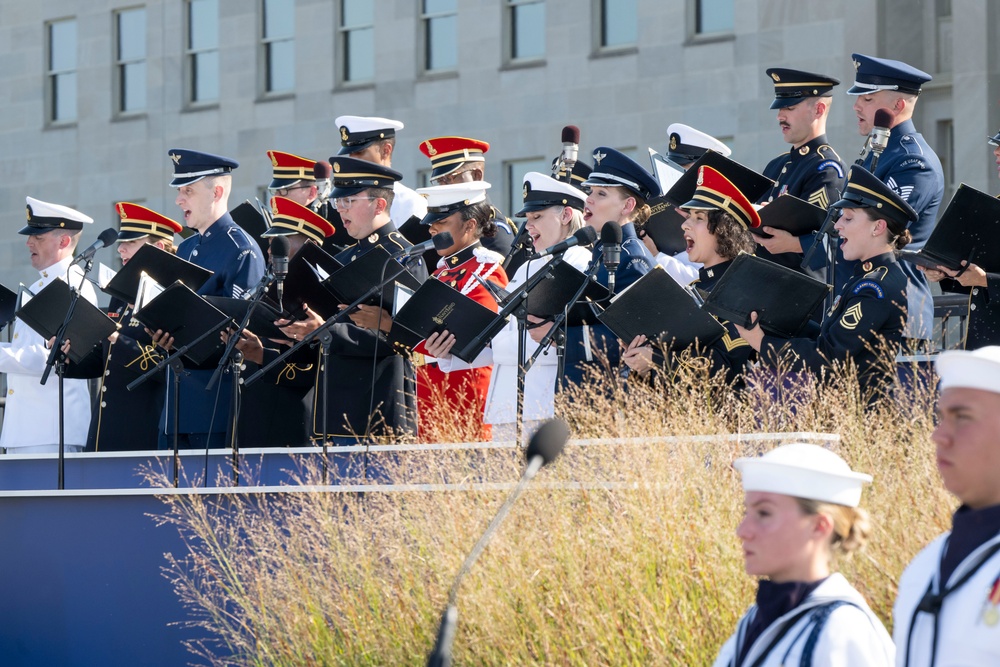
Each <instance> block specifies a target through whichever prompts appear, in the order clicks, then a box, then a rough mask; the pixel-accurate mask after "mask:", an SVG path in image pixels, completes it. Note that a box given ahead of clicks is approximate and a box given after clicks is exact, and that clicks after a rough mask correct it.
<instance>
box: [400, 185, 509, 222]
mask: <svg viewBox="0 0 1000 667" xmlns="http://www.w3.org/2000/svg"><path fill="white" fill-rule="evenodd" d="M490 187H491V186H490V184H489V183H487V182H486V181H470V182H468V183H450V184H448V185H432V186H430V187H427V188H417V194H419V195H423V196H424V197H426V198H427V215H425V216H424V218H423V220H421V221H420V224H422V225H429V224H431V223H432V222H437V221H438V220H441V219H442V218H447V217H448V216H449V215H451V214H452V213H454V212H455V211H460V210H462V209H463V208H468V207H469V206H472V205H473V204H478V203H480V202H484V201H487V198H486V191H487V190H489V189H490Z"/></svg>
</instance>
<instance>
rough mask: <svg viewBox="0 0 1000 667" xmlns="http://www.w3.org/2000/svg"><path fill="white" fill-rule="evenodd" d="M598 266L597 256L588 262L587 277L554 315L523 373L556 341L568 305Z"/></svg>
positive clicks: (599, 262) (591, 278) (566, 314)
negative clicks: (560, 310)
mask: <svg viewBox="0 0 1000 667" xmlns="http://www.w3.org/2000/svg"><path fill="white" fill-rule="evenodd" d="M600 266H601V260H600V258H598V259H596V260H594V261H592V262H591V263H590V266H588V267H587V273H586V277H587V279H586V280H584V281H583V282H582V283H581V284H580V287H579V288H578V289H577V290H576V294H574V295H573V298H572V299H570V300H569V302H568V303H567V304H566V307H565V308H563V312H561V313H559V314H558V315H557V316H556V318H555V320H553V322H552V327H551V328H550V329H549V331H548V333H546V334H545V336H544V337H543V338H542V340H541V341H540V342H539V343H538V349H537V350H535V353H534V354H533V355H531V358H530V359H528V361H526V362H525V364H524V372H525V373H527V372H528V371H530V370H531V367H532V366H534V365H535V361H537V360H538V357H539V356H540V355H541V354H542V352H544V351H545V348H546V347H548V346H549V344H550V343H551V342H552V341H553V340H557V341H558V338H557V336H559V332H561V331H562V326H563V324H564V323H565V322H566V320H567V317H568V316H569V308H570V305H572V304H575V303H576V302H577V301H579V300H580V297H581V296H583V293H584V291H585V290H586V289H587V286H588V285H590V281H592V280H593V279H594V277H595V276H596V275H597V271H598V269H599V268H600ZM563 343H564V345H565V340H564V341H563Z"/></svg>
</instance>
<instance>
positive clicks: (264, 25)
mask: <svg viewBox="0 0 1000 667" xmlns="http://www.w3.org/2000/svg"><path fill="white" fill-rule="evenodd" d="M261 60H262V61H263V74H264V75H263V81H262V83H263V92H264V93H265V94H281V93H290V92H292V91H293V90H294V89H295V0H263V7H262V8H261Z"/></svg>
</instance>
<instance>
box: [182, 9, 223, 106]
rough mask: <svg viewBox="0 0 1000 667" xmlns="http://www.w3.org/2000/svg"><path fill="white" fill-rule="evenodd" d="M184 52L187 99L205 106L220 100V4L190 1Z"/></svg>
mask: <svg viewBox="0 0 1000 667" xmlns="http://www.w3.org/2000/svg"><path fill="white" fill-rule="evenodd" d="M186 27H187V44H186V49H185V56H186V64H185V67H186V69H185V74H186V75H187V99H188V102H189V103H191V104H205V103H209V102H216V101H218V99H219V2H218V0H187V26H186Z"/></svg>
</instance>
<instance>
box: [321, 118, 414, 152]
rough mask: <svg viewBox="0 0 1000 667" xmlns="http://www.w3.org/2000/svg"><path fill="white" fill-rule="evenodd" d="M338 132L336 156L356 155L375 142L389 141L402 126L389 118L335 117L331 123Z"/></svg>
mask: <svg viewBox="0 0 1000 667" xmlns="http://www.w3.org/2000/svg"><path fill="white" fill-rule="evenodd" d="M333 122H334V123H335V124H336V125H337V129H338V130H339V131H340V146H341V148H340V152H339V153H338V155H350V154H351V153H358V152H360V151H363V150H364V149H366V148H368V147H369V146H371V145H372V144H373V143H375V142H376V141H382V140H383V139H391V138H392V137H394V136H396V130H402V129H403V124H402V123H400V122H399V121H398V120H392V119H391V118H379V117H377V116H337V118H336V120H334V121H333Z"/></svg>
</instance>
